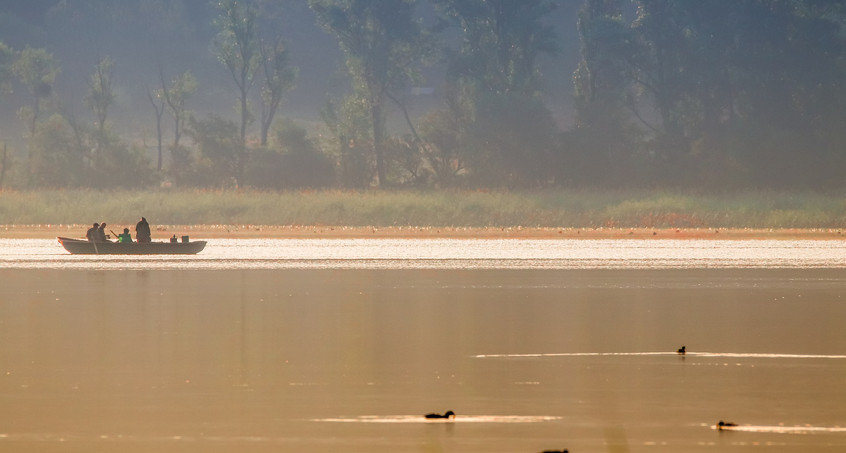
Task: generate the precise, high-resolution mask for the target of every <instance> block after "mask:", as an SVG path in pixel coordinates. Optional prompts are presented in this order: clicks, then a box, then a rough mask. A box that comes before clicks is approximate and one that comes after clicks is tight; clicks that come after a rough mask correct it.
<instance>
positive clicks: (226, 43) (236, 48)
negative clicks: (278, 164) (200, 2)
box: [213, 0, 261, 144]
mask: <svg viewBox="0 0 846 453" xmlns="http://www.w3.org/2000/svg"><path fill="white" fill-rule="evenodd" d="M217 8H218V11H219V15H218V17H217V19H216V20H215V26H216V27H217V29H218V34H217V36H216V37H215V39H214V43H213V48H214V52H215V54H216V55H217V58H218V59H219V60H220V61H221V62H222V63H223V64H224V65H226V67H227V68H228V69H229V74H230V75H231V76H232V80H233V81H234V82H235V85H236V86H237V87H238V95H239V100H240V105H239V110H240V113H241V128H240V137H241V143H242V144H246V134H247V124H248V123H250V122H251V121H252V118H253V117H252V114H251V112H250V110H249V105H248V99H249V92H250V89H251V88H252V86H253V82H254V81H255V76H256V72H257V70H258V68H259V65H260V64H261V52H260V50H259V40H258V29H257V25H256V17H257V14H258V12H257V10H256V8H255V7H254V5H253V4H252V3H251V2H249V1H238V0H220V1H219V2H218V3H217Z"/></svg>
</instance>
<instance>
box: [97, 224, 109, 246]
mask: <svg viewBox="0 0 846 453" xmlns="http://www.w3.org/2000/svg"><path fill="white" fill-rule="evenodd" d="M97 242H111V241H109V238H108V237H107V236H106V222H103V223H101V224H100V228H97Z"/></svg>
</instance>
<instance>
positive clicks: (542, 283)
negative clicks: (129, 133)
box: [0, 240, 846, 453]
mask: <svg viewBox="0 0 846 453" xmlns="http://www.w3.org/2000/svg"><path fill="white" fill-rule="evenodd" d="M0 242H2V241H0ZM216 242H217V241H215V242H213V243H211V244H209V247H208V248H207V250H206V251H204V252H203V253H202V254H200V255H198V256H196V257H190V259H183V258H177V259H173V260H171V259H170V258H167V257H159V258H155V257H154V258H143V257H142V258H139V259H128V258H125V257H124V258H121V257H92V258H89V257H76V256H71V255H68V254H66V253H65V252H64V251H63V250H58V251H57V250H56V247H58V245H57V244H55V243H53V242H52V241H19V242H15V241H5V242H2V245H3V246H4V248H2V249H0V451H9V452H65V451H84V452H114V451H120V452H128V453H134V452H149V451H167V452H191V453H195V452H196V453H199V452H207V451H245V452H309V453H323V452H334V451H345V452H352V453H382V452H384V453H387V452H396V451H403V452H446V453H459V452H460V453H473V452H492V451H493V452H523V451H525V452H538V451H543V450H549V449H562V448H568V449H569V450H570V451H572V452H574V453H578V452H605V451H612V452H633V453H634V452H649V453H651V452H658V453H688V452H689V453H699V452H713V453H723V452H728V453H739V452H746V451H749V450H750V448H754V451H765V452H767V453H774V452H775V453H782V452H791V453H792V452H796V453H798V452H817V451H820V452H829V451H831V452H833V451H846V432H844V430H843V429H842V428H841V427H842V426H846V387H844V385H843V384H844V376H846V360H843V359H844V358H846V331H844V329H843V320H844V319H846V303H844V298H846V274H845V273H844V272H843V269H842V268H843V266H842V264H839V263H840V261H839V260H840V257H838V256H837V255H838V254H842V252H843V251H844V250H843V249H842V247H841V245H840V244H839V243H838V242H818V243H814V244H815V245H812V244H808V243H789V242H784V243H783V242H779V243H776V244H773V245H772V247H773V248H772V249H766V248H765V250H763V251H762V250H757V249H756V248H755V247H754V246H755V244H763V245H767V244H768V243H764V242H761V243H759V242H750V243H744V242H731V241H725V242H719V243H710V244H711V245H712V246H713V247H714V248H719V247H723V248H724V250H709V249H708V247H705V246H704V245H697V244H698V243H696V242H674V243H673V244H675V245H673V244H664V243H662V242H661V241H654V242H653V241H644V242H643V243H639V242H637V241H631V242H630V241H620V242H614V244H616V245H609V244H607V243H604V242H603V241H594V242H590V241H577V242H568V241H511V240H509V241H479V242H476V241H421V242H414V241H410V242H408V241H388V242H387V243H385V244H382V245H380V244H378V241H376V242H371V241H364V242H358V241H349V242H343V241H341V242H339V241H317V242H315V243H312V245H313V247H314V248H315V249H314V250H311V251H309V250H308V248H309V245H308V244H309V242H308V241H279V242H270V243H265V242H262V241H230V242H228V243H226V242H225V241H224V242H223V243H222V244H217V245H216ZM647 242H648V243H649V244H653V245H655V246H656V247H657V249H656V250H647V249H646V248H644V247H645V246H644V245H643V244H644V243H647ZM268 244H270V245H268ZM603 244H604V245H603ZM639 244H640V245H639ZM520 245H522V246H523V247H521V246H520ZM691 245H692V247H691ZM240 247H244V248H246V249H247V250H246V251H245V250H241V249H240ZM462 247H463V248H464V249H463V250H456V249H461V248H462ZM638 247H641V248H640V249H639V248H638ZM744 247H746V248H744ZM815 247H816V249H815ZM603 248H609V249H610V250H604V249H603ZM400 249H401V250H400ZM518 249H519V250H518ZM271 250H273V251H274V252H273V253H277V254H279V256H277V257H270V256H268V254H269V253H270V251H271ZM392 253H397V254H398V256H399V258H397V260H396V262H395V263H396V266H395V268H390V267H391V263H392V261H391V259H390V258H386V257H388V256H390V255H391V254H392ZM690 254H699V256H700V257H701V256H706V255H707V256H709V257H705V258H700V259H702V260H705V262H708V263H711V264H709V266H711V265H713V267H717V268H720V267H725V269H709V268H703V267H697V266H695V265H694V264H691V263H696V262H699V261H696V260H693V261H691V260H690V258H689V256H690ZM509 255H511V256H509ZM223 256H225V257H228V258H221V257H223ZM450 256H453V257H454V256H458V257H460V258H449V257H450ZM605 256H618V257H620V256H622V257H625V258H620V261H613V260H612V261H611V264H607V265H606V264H602V262H603V259H604V258H603V257H605ZM729 256H730V257H731V258H727V257H729ZM762 256H763V258H760V259H761V260H763V261H756V260H757V259H758V258H756V257H762ZM320 257H331V258H330V259H329V261H325V262H322V261H321V258H320ZM421 257H422V258H421ZM574 257H576V258H574ZM680 257H686V258H680ZM582 259H586V260H596V262H597V263H600V264H598V265H596V266H595V267H593V268H591V269H572V268H570V267H577V266H575V265H574V264H573V263H575V262H576V261H578V260H582ZM456 260H462V261H461V262H472V263H477V264H478V266H477V267H472V266H471V267H468V268H458V269H456V268H454V267H453V266H452V265H453V264H455V262H456ZM532 260H543V263H546V264H544V265H543V266H548V268H547V267H543V266H541V267H540V268H532V269H523V268H521V266H523V264H525V263H526V262H531V263H534V264H532V266H535V265H536V264H537V263H538V262H540V261H532ZM574 260H576V261H574ZM579 262H580V263H584V262H585V261H579ZM659 262H660V263H670V265H668V266H667V267H668V268H662V266H660V265H657V264H656V263H659ZM771 262H776V263H779V264H778V265H776V266H775V267H778V268H777V269H771V268H767V266H768V264H766V263H771ZM303 263H306V265H304V264H303ZM321 263H322V264H321ZM368 263H377V264H378V265H379V266H384V267H386V269H383V268H375V269H374V268H368V266H369V264H368ZM433 263H434V264H433ZM441 263H447V264H443V265H442V264H441ZM450 263H451V264H450ZM515 263H516V264H515ZM520 263H523V264H520ZM797 263H817V265H819V266H820V267H824V268H820V269H805V268H802V266H801V265H799V264H797ZM230 264H231V265H232V266H231V268H229V265H230ZM435 264H437V265H438V266H441V265H442V268H436V269H428V268H427V267H428V266H430V265H435ZM512 264H513V265H514V267H516V268H512V267H510V266H511V265H512ZM310 266H313V267H323V268H324V269H309V268H308V267H310ZM579 266H581V264H579ZM618 266H622V267H632V268H631V269H630V268H626V269H615V267H618ZM289 267H290V268H289ZM298 267H300V268H298ZM377 267H378V266H377ZM655 267H657V268H658V269H655ZM737 267H742V268H737ZM350 268H353V269H350ZM103 269H109V270H108V271H106V270H103ZM113 269H121V270H119V271H114V270H113ZM681 345H686V347H687V353H686V354H685V355H680V354H678V353H676V352H675V351H676V349H677V348H679V347H680V346H681ZM447 409H451V410H453V411H455V412H456V413H458V416H457V417H456V418H455V419H454V420H448V421H440V422H433V421H427V420H425V419H424V418H423V417H422V414H425V413H430V412H439V413H442V412H443V411H445V410H447ZM403 414H419V415H403ZM718 420H730V421H732V422H736V423H738V425H739V426H737V427H734V428H733V429H731V430H723V431H717V430H716V429H715V427H714V426H715V423H716V422H717V421H718Z"/></svg>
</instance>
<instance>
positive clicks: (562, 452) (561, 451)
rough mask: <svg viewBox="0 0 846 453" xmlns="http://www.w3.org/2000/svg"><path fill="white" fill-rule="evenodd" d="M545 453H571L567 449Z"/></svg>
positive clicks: (545, 451) (545, 452)
mask: <svg viewBox="0 0 846 453" xmlns="http://www.w3.org/2000/svg"><path fill="white" fill-rule="evenodd" d="M543 453H570V452H569V451H568V450H567V449H566V448H565V449H563V450H544V451H543Z"/></svg>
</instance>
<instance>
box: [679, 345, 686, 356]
mask: <svg viewBox="0 0 846 453" xmlns="http://www.w3.org/2000/svg"><path fill="white" fill-rule="evenodd" d="M676 352H678V353H679V354H684V353H686V352H687V349H686V348H685V347H684V346H682V347H680V348H679V350H678V351H676Z"/></svg>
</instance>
